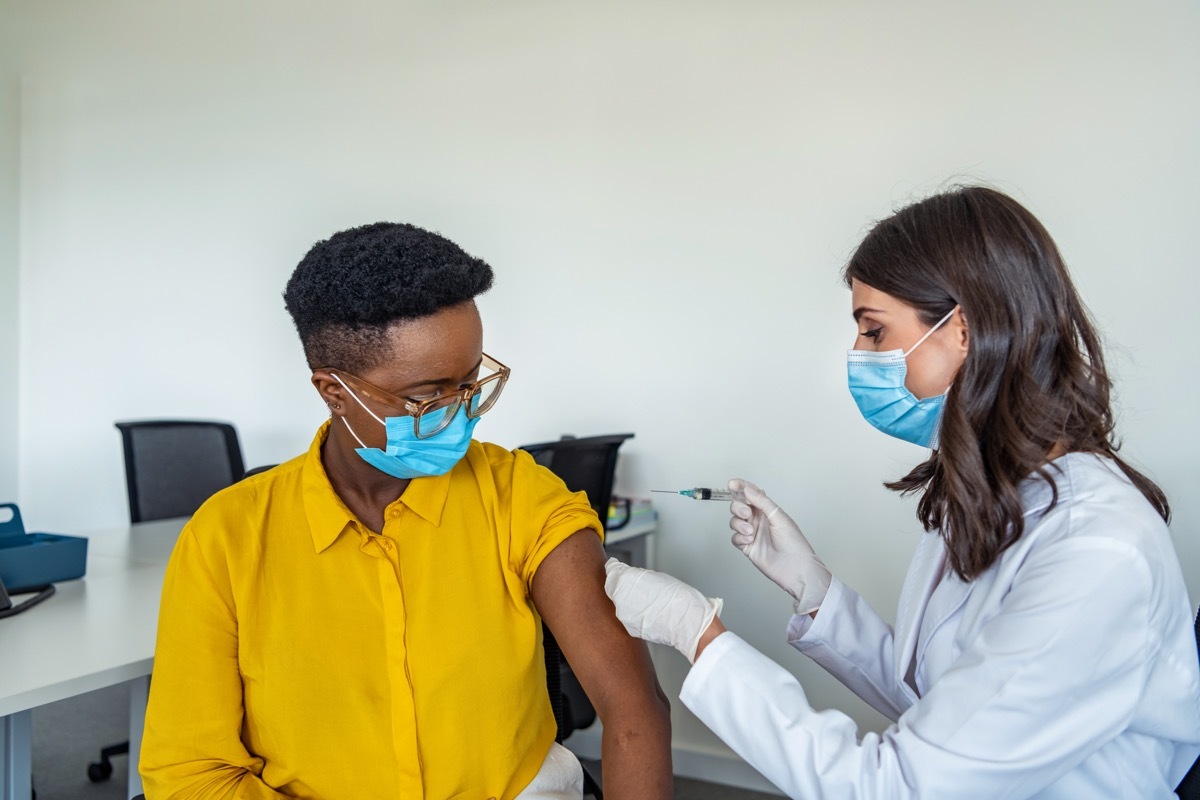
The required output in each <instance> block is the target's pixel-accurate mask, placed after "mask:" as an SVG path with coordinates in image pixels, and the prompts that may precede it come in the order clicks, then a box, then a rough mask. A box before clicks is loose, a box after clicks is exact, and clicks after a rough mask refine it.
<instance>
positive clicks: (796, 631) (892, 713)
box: [787, 577, 916, 722]
mask: <svg viewBox="0 0 1200 800" xmlns="http://www.w3.org/2000/svg"><path fill="white" fill-rule="evenodd" d="M787 639H788V643H789V644H791V646H792V647H794V648H796V649H797V650H799V651H800V652H801V653H804V654H805V655H806V656H808V657H809V658H811V659H812V660H813V661H815V662H817V663H818V664H820V665H821V666H822V667H824V668H825V671H826V672H828V673H829V674H830V675H832V676H833V677H835V678H837V679H838V680H839V681H841V682H842V683H843V684H845V685H846V687H847V688H848V689H850V691H852V692H854V693H855V694H856V695H858V696H859V697H861V698H862V699H863V700H865V701H866V702H867V703H869V704H870V705H871V707H872V708H874V709H875V710H876V711H878V712H879V713H880V714H883V715H884V716H885V717H887V718H888V719H890V720H892V721H893V722H895V721H896V720H898V719H900V715H901V714H903V713H904V711H905V709H907V708H908V707H909V706H911V705H912V704H913V701H914V700H915V699H916V695H915V693H914V692H913V691H912V690H911V689H909V688H908V687H906V686H903V685H899V684H897V682H896V679H895V674H896V670H895V661H896V656H895V639H894V636H893V633H892V626H891V625H889V624H887V623H886V622H884V621H883V618H882V617H880V616H879V614H877V613H875V609H873V608H871V606H870V605H869V604H868V603H867V601H866V600H864V599H863V598H862V597H861V596H859V594H858V593H857V592H855V591H854V590H853V589H851V588H850V587H849V586H846V584H844V583H842V582H841V581H840V580H838V579H837V578H836V577H834V579H833V580H832V581H831V582H830V584H829V592H828V593H827V594H826V595H825V602H823V603H822V604H821V610H820V611H819V612H818V613H817V616H816V619H815V620H814V619H813V618H812V617H810V616H809V615H807V614H803V615H797V616H795V617H792V620H791V622H790V623H789V625H788V632H787Z"/></svg>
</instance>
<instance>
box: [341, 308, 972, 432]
mask: <svg viewBox="0 0 1200 800" xmlns="http://www.w3.org/2000/svg"><path fill="white" fill-rule="evenodd" d="M955 311H958V306H955V307H954V308H952V309H950V313H949V314H947V315H946V316H944V317H942V318H941V319H940V320H939V321H938V324H937V325H934V326H933V327H932V328H930V329H929V330H927V331H925V335H924V336H922V337H921V338H920V339H917V343H916V344H914V345H913V346H912V347H910V348H908V352H907V353H905V354H904V357H905V358H908V357H909V356H910V355H912V351H913V350H916V349H917V348H918V347H920V346H921V344H922V343H924V341H925V340H926V339H928V338H929V337H930V336H932V335H933V332H934V331H936V330H937V329H938V328H940V327H942V326H943V325H945V324H946V321H947V320H948V319H950V318H951V317H953V316H954V312H955ZM333 377H335V378H336V377H337V375H334V376H333ZM339 383H340V381H339ZM343 385H345V384H343ZM347 388H349V387H347ZM354 399H355V400H358V398H357V397H356V398H354ZM360 402H361V401H360ZM369 410H370V409H368V411H369Z"/></svg>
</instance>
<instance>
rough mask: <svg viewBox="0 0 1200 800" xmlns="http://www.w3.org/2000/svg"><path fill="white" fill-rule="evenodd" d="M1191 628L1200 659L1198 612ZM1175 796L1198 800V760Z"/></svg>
mask: <svg viewBox="0 0 1200 800" xmlns="http://www.w3.org/2000/svg"><path fill="white" fill-rule="evenodd" d="M1193 628H1195V631H1196V650H1197V653H1196V654H1197V656H1198V657H1200V610H1197V612H1196V621H1195V623H1193ZM1175 794H1177V795H1179V797H1180V798H1181V800H1200V758H1197V759H1196V761H1195V763H1193V764H1192V768H1191V769H1189V770H1188V774H1187V775H1184V776H1183V780H1182V781H1180V782H1179V786H1178V787H1177V788H1176V789H1175Z"/></svg>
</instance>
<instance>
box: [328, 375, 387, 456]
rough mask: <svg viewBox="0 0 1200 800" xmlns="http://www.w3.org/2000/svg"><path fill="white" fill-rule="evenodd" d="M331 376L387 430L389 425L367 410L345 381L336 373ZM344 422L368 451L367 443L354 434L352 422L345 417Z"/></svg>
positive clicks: (365, 405)
mask: <svg viewBox="0 0 1200 800" xmlns="http://www.w3.org/2000/svg"><path fill="white" fill-rule="evenodd" d="M329 374H330V375H332V376H333V379H334V380H335V381H337V382H338V383H339V384H341V386H342V388H343V389H345V390H346V391H347V392H349V393H350V396H351V397H353V398H354V401H355V402H356V403H358V404H359V405H360V406H362V407H363V410H364V411H366V412H367V413H368V414H370V415H371V416H372V417H375V421H376V422H378V423H379V424H380V425H382V426H383V427H385V428H386V427H387V423H386V422H384V421H383V420H381V419H380V418H379V417H378V416H376V414H375V412H374V411H372V410H371V409H369V408H367V404H366V403H364V402H363V401H362V400H359V399H358V395H357V394H355V393H354V390H353V389H351V388H350V387H349V386H347V385H346V383H345V381H343V380H342V379H341V378H339V377H338V375H337V373H336V372H331V373H329ZM342 422H344V423H345V424H346V430H348V431H350V435H351V436H353V437H354V441H356V442H358V444H359V446H360V447H362V448H364V449H366V447H367V444H366V442H364V441H363V440H362V439H360V438H358V434H357V433H355V432H354V428H351V427H350V421H349V420H348V419H346V418H345V417H342Z"/></svg>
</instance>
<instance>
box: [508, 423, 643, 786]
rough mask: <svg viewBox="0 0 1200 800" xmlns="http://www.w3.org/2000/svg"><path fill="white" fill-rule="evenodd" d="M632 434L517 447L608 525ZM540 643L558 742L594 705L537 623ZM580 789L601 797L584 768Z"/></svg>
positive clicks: (589, 717)
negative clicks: (621, 452)
mask: <svg viewBox="0 0 1200 800" xmlns="http://www.w3.org/2000/svg"><path fill="white" fill-rule="evenodd" d="M631 438H633V434H632V433H618V434H612V435H610V436H589V437H586V438H583V439H577V438H575V437H573V436H564V437H563V438H562V439H559V440H558V441H556V442H541V443H538V444H529V445H525V446H523V447H522V448H521V449H522V450H524V451H525V452H527V453H529V454H530V455H531V456H533V460H534V461H536V462H537V463H539V464H541V465H542V466H543V467H546V468H547V469H549V470H550V471H551V472H553V473H554V474H555V475H557V476H558V477H560V478H562V480H563V483H565V484H566V485H567V488H568V489H570V490H571V491H573V492H586V493H587V497H588V503H590V504H591V506H592V508H593V509H595V511H596V514H597V515H598V516H599V517H600V522H601V524H607V521H608V507H609V505H610V504H611V503H612V489H613V478H614V476H615V474H616V468H617V449H618V448H619V447H620V446H621V443H622V442H624V441H625V440H626V439H631ZM542 639H543V641H542V644H543V647H544V649H545V651H546V681H547V689H548V691H549V693H550V705H551V706H552V707H553V708H554V718H555V720H556V721H557V722H558V736H557V737H556V738H557V741H559V742H562V741H563V740H564V739H566V738H567V737H568V736H570V735H571V734H572V733H574V732H575V731H576V730H580V729H582V728H586V727H588V726H589V725H591V724H592V723H593V722H595V721H596V709H595V708H593V707H592V703H591V701H590V700H588V696H587V694H586V693H585V692H584V691H583V687H582V686H581V685H580V684H579V680H578V679H577V678H576V677H575V673H574V672H572V671H571V665H570V664H568V663H567V660H566V659H565V658H563V655H562V651H561V650H560V649H559V647H558V642H556V641H555V640H554V634H552V633H551V632H550V629H549V628H548V627H546V626H545V625H544V624H543V625H542ZM583 788H584V794H591V795H593V796H594V797H596V798H597V800H601V798H603V796H604V795H603V794H602V793H601V787H600V785H599V783H598V781H597V780H596V779H595V777H594V776H593V775H592V774H591V772H590V771H589V770H588V769H587V767H586V766H585V767H584V771H583Z"/></svg>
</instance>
